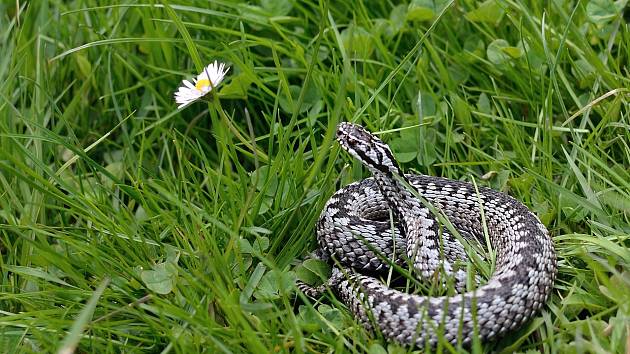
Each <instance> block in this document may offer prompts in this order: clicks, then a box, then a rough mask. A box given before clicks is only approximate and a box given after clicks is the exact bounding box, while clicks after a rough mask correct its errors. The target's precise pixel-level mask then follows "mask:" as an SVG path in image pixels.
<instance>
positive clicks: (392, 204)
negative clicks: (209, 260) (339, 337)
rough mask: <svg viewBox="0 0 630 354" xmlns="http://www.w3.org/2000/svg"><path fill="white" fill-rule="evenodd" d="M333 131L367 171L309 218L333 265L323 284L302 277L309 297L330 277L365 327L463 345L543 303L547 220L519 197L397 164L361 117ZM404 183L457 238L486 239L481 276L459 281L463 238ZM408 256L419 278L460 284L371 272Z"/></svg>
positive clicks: (552, 270) (550, 252)
mask: <svg viewBox="0 0 630 354" xmlns="http://www.w3.org/2000/svg"><path fill="white" fill-rule="evenodd" d="M337 140H338V141H339V143H340V145H341V146H342V148H343V149H344V150H346V151H347V152H349V153H350V154H351V155H352V156H354V157H355V158H357V159H358V160H359V161H361V162H362V163H363V164H364V165H365V166H366V167H367V168H368V169H369V170H370V171H371V172H372V174H373V177H372V178H367V179H364V180H361V181H359V182H355V183H352V184H350V185H348V186H346V187H344V188H342V189H341V190H339V191H337V192H336V193H335V194H334V195H333V196H332V197H331V198H330V200H329V201H328V202H327V204H326V206H325V208H324V210H323V212H322V213H321V216H320V219H319V222H318V225H317V238H318V242H319V245H320V249H319V250H318V251H317V254H319V257H320V258H323V259H326V260H330V261H332V260H334V261H335V263H333V264H334V265H333V273H332V276H331V278H330V279H329V280H328V282H327V283H326V284H324V285H323V286H320V287H317V288H315V287H310V286H308V285H305V284H302V285H300V286H299V287H300V289H301V290H302V291H303V292H304V293H305V294H307V295H309V296H311V297H317V296H319V295H321V292H322V291H323V290H325V287H330V288H331V289H332V290H333V292H334V293H335V294H336V295H337V296H339V297H340V298H341V300H342V301H343V302H344V304H345V305H346V306H347V307H348V308H349V309H350V311H351V312H352V313H353V314H354V315H355V316H356V317H357V318H358V319H359V320H360V321H361V323H362V324H363V325H364V326H365V327H366V328H368V329H376V328H378V330H380V332H381V333H382V334H383V336H384V337H386V338H388V339H389V340H393V341H396V342H399V343H401V344H405V345H417V346H421V347H422V346H425V345H429V346H435V345H436V344H437V342H438V340H439V339H440V338H442V339H443V340H445V341H448V342H450V343H452V344H457V343H461V344H463V345H469V344H470V343H471V342H472V340H473V337H474V336H478V338H479V339H480V340H482V341H485V340H488V339H491V338H495V337H498V336H500V335H503V334H505V333H506V332H507V331H510V330H513V329H515V328H517V327H518V326H520V325H522V324H523V323H524V322H526V321H527V320H528V319H530V318H531V317H532V316H533V315H535V314H536V312H537V311H538V310H539V309H540V308H541V307H542V305H543V304H544V303H545V301H546V300H547V298H548V297H549V295H550V293H551V290H552V288H553V284H554V279H555V276H556V255H555V250H554V246H553V242H552V240H551V238H550V236H549V233H548V232H547V229H546V228H545V226H544V225H543V224H542V223H541V222H540V221H539V220H538V218H537V217H536V216H535V215H534V214H533V213H532V212H530V211H529V210H528V209H527V207H525V206H524V205H523V204H521V203H520V202H518V201H516V200H515V199H513V198H512V197H510V196H508V195H506V194H503V193H500V192H497V191H494V190H492V189H488V188H484V187H479V188H475V186H474V185H472V184H469V183H465V182H461V181H455V180H449V179H445V178H439V177H430V176H424V175H409V174H407V175H406V174H403V172H402V170H401V169H400V167H399V165H398V163H397V162H396V160H395V159H394V157H393V154H392V152H391V150H390V149H389V147H388V146H387V145H386V144H385V143H383V142H382V141H381V140H380V139H378V138H377V137H375V136H374V135H372V134H371V133H369V132H368V131H367V130H365V129H364V128H362V127H361V126H358V125H355V124H351V123H341V124H339V126H338V127H337ZM406 183H408V184H409V185H411V186H413V187H414V188H416V190H417V192H418V193H419V195H420V196H421V197H423V198H425V199H426V201H428V202H429V203H430V204H432V205H433V206H434V207H435V208H436V209H437V210H439V211H441V212H442V213H443V215H445V217H446V218H448V219H449V221H450V222H451V223H452V225H453V226H454V227H455V229H457V231H458V232H459V233H460V235H461V236H462V237H463V238H465V239H467V240H477V241H478V242H480V243H482V244H486V240H488V239H489V242H490V245H491V248H492V249H493V251H494V252H495V255H496V257H495V269H494V272H493V273H492V275H491V277H490V278H489V279H488V281H487V282H486V283H485V284H483V285H480V286H479V287H477V288H476V289H474V290H469V291H466V282H467V279H468V278H470V276H468V274H467V272H466V262H467V261H468V256H467V255H466V252H465V251H464V247H463V246H462V243H461V242H460V241H458V238H457V237H454V236H453V235H451V234H450V233H449V232H448V230H447V229H444V230H443V227H441V226H440V224H439V222H438V219H437V218H436V217H435V216H434V215H433V214H432V213H431V212H430V210H429V209H428V208H427V207H425V206H424V204H423V203H422V202H421V201H420V200H419V199H418V198H416V197H415V196H414V193H412V192H410V190H409V189H408V188H407V187H406V186H405V184H406ZM390 210H391V212H392V215H393V220H394V222H395V226H394V227H392V226H391V225H392V223H391V222H390V221H389V219H390V217H389V215H390V214H389V212H390ZM388 260H390V261H388ZM468 262H469V261H468ZM407 263H408V264H409V265H410V266H411V268H412V269H413V271H414V274H415V275H416V276H417V278H419V280H420V281H421V282H424V283H429V284H431V283H432V282H433V283H434V282H435V279H436V278H437V279H439V282H440V284H446V283H447V280H448V279H450V284H452V285H454V288H455V289H456V290H458V291H461V293H460V294H455V295H453V296H436V297H431V296H423V295H416V294H408V293H405V292H402V291H399V290H396V289H392V288H390V287H388V286H387V285H386V284H384V283H383V282H381V281H380V280H378V279H377V278H375V277H373V275H374V273H375V272H377V271H382V270H384V269H388V268H389V267H390V266H391V264H398V265H403V266H404V265H405V264H407ZM462 265H463V266H462ZM474 279H475V277H473V280H474Z"/></svg>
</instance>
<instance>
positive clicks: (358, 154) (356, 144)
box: [337, 122, 403, 176]
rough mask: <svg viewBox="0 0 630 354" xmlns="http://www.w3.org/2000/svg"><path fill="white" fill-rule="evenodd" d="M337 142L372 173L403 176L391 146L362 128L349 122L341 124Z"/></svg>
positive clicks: (338, 127) (338, 129) (338, 128)
mask: <svg viewBox="0 0 630 354" xmlns="http://www.w3.org/2000/svg"><path fill="white" fill-rule="evenodd" d="M337 141H339V144H340V145H341V147H342V148H343V149H344V150H346V151H347V152H349V153H350V155H352V156H354V157H355V158H357V159H358V160H359V161H361V162H362V163H363V164H364V165H366V166H367V167H368V168H369V169H370V170H371V171H372V172H381V173H385V174H387V175H392V174H397V175H399V176H402V175H403V173H402V171H401V170H400V167H398V163H397V162H396V159H394V155H393V154H392V151H391V150H390V149H389V146H387V144H385V143H384V142H383V141H382V140H381V139H379V138H377V137H376V136H375V135H373V134H372V133H370V132H369V131H367V130H365V128H363V127H362V126H360V125H356V124H352V123H348V122H342V123H339V125H338V126H337Z"/></svg>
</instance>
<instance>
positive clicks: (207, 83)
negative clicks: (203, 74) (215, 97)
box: [195, 79, 210, 91]
mask: <svg viewBox="0 0 630 354" xmlns="http://www.w3.org/2000/svg"><path fill="white" fill-rule="evenodd" d="M208 86H210V80H208V79H201V80H199V81H197V83H196V84H195V88H196V89H197V90H199V91H201V90H202V89H203V88H204V87H208Z"/></svg>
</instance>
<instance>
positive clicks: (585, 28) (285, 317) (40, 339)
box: [0, 0, 630, 353]
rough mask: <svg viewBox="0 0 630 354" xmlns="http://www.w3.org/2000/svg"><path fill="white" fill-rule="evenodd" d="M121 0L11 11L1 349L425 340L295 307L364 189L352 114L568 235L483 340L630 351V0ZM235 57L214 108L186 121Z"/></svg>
mask: <svg viewBox="0 0 630 354" xmlns="http://www.w3.org/2000/svg"><path fill="white" fill-rule="evenodd" d="M127 3H128V4H125V3H124V2H123V3H121V4H119V5H114V6H102V2H100V1H96V0H76V1H52V2H50V3H49V4H46V2H44V1H41V2H37V1H32V2H25V1H5V2H3V3H2V4H0V253H1V256H0V262H1V263H0V270H1V276H2V280H1V281H2V283H1V288H0V289H1V290H0V348H4V349H3V350H0V351H2V352H56V351H58V352H60V353H69V352H72V351H73V350H75V349H76V351H77V352H81V353H82V352H96V353H105V352H154V353H158V352H160V353H161V352H163V353H191V352H226V353H229V352H236V353H238V352H256V353H260V352H267V351H275V352H285V351H290V352H364V351H369V352H371V353H383V352H385V351H388V352H390V353H399V352H406V351H412V349H406V348H402V347H397V346H394V345H391V344H388V343H387V342H386V341H384V339H383V338H382V337H381V336H380V335H378V334H373V333H371V332H367V331H365V330H364V329H363V328H362V327H361V326H360V325H359V324H358V323H357V322H355V321H354V320H353V318H352V316H351V315H350V313H349V312H348V310H347V309H346V308H345V307H344V306H343V305H342V304H340V303H339V302H338V301H336V300H335V299H334V298H330V297H327V298H325V299H323V300H322V303H314V304H312V303H306V304H304V303H303V302H302V301H300V300H295V295H294V293H293V291H294V288H293V280H294V277H295V273H294V272H293V271H292V270H294V269H295V265H296V264H298V263H299V259H301V257H303V256H304V255H305V254H307V252H308V251H310V250H312V249H313V248H314V247H315V244H316V242H315V230H314V227H315V223H316V221H317V218H318V215H319V212H320V211H321V209H322V207H323V205H324V203H325V202H326V200H327V199H328V198H329V197H330V195H331V194H332V193H333V192H334V191H335V190H336V189H338V188H339V187H341V186H342V185H344V184H347V183H349V182H351V181H355V180H358V179H360V178H362V177H365V176H367V175H368V173H367V171H366V170H365V169H364V168H362V167H361V166H360V165H359V164H358V163H357V162H356V161H353V160H352V159H350V158H349V157H348V156H347V155H346V154H343V153H339V148H338V147H337V145H336V144H335V143H334V141H333V134H334V127H335V125H336V124H337V123H338V122H340V121H355V122H358V123H361V124H363V125H365V126H366V127H367V128H368V129H370V130H372V131H375V132H386V133H384V134H382V135H381V136H382V137H383V139H384V140H386V141H387V142H389V143H390V144H391V145H392V146H393V148H394V150H395V153H396V154H397V156H398V158H399V159H400V160H401V161H404V164H403V165H404V168H405V169H406V170H407V171H418V172H421V173H425V174H431V175H436V176H444V177H448V178H454V179H462V180H467V181H473V180H474V181H475V182H476V183H478V184H480V185H487V186H490V187H493V188H495V189H499V190H502V191H505V192H508V193H509V194H511V195H512V196H514V197H515V198H517V199H519V200H521V201H523V202H524V203H525V204H526V205H528V206H529V207H531V208H532V210H533V211H534V212H535V213H536V214H537V215H538V216H539V217H540V218H541V220H543V222H544V223H545V224H546V225H547V227H548V228H549V230H550V232H551V234H552V236H553V238H554V241H555V244H556V248H557V252H558V256H559V275H558V279H557V282H556V285H555V289H554V291H553V295H552V297H551V299H550V301H549V302H548V304H547V306H546V307H545V308H544V310H543V311H542V312H541V313H540V314H539V315H538V316H537V317H536V318H535V319H533V320H532V321H531V322H529V323H528V324H527V325H525V326H524V327H523V328H521V329H519V330H518V331H516V332H513V333H510V334H508V335H507V336H506V337H505V338H503V339H501V340H499V341H495V342H490V343H487V344H484V345H483V347H482V348H481V349H480V350H476V351H481V352H495V351H496V352H512V351H520V352H540V353H585V352H588V353H608V352H618V353H621V352H624V351H628V350H630V343H628V341H629V339H628V338H630V305H629V304H630V250H629V248H628V247H629V246H630V240H629V235H630V99H629V98H630V80H629V79H628V78H629V77H630V75H629V74H630V73H629V71H628V67H629V65H628V64H629V63H630V31H629V27H628V26H629V25H628V13H627V10H626V14H625V18H624V14H623V6H624V3H625V1H617V2H616V3H613V1H612V0H598V1H591V2H587V1H581V2H576V1H561V0H558V1H545V2H539V1H531V2H530V1H521V0H513V1H503V0H499V1H496V2H495V1H488V2H485V3H483V4H480V3H477V2H475V1H472V0H462V1H455V2H448V1H439V0H436V1H422V0H420V1H415V2H412V5H408V4H403V5H400V6H395V5H394V4H392V3H394V2H360V1H351V0H348V1H338V2H337V1H335V2H326V1H322V2H314V1H309V0H307V1H289V0H284V1H267V0H263V1H261V2H260V3H259V2H250V3H237V2H231V1H213V2H208V1H201V0H200V1H190V2H184V1H178V2H172V3H167V2H160V3H157V4H156V3H154V2H153V1H145V2H138V1H128V2H127ZM434 3H435V4H434ZM427 4H429V5H427ZM16 6H17V7H19V8H16ZM427 6H428V7H427ZM215 59H218V60H222V61H225V62H227V63H229V65H230V66H231V71H230V74H229V76H228V78H227V80H226V82H225V83H224V84H222V85H221V87H220V90H219V93H220V95H219V97H216V96H215V97H216V100H214V101H213V102H211V103H203V102H202V103H196V104H194V105H192V106H191V107H188V108H186V109H184V110H182V111H177V109H176V104H175V102H174V100H173V98H172V95H173V92H174V91H175V90H176V89H177V86H178V85H179V83H180V82H181V80H182V79H184V78H190V77H192V75H193V74H196V73H197V72H198V70H199V69H200V68H201V66H202V65H205V64H206V63H208V62H210V61H212V60H215ZM477 349H478V348H477ZM442 350H443V352H449V349H448V348H446V347H443V348H442Z"/></svg>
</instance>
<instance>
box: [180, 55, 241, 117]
mask: <svg viewBox="0 0 630 354" xmlns="http://www.w3.org/2000/svg"><path fill="white" fill-rule="evenodd" d="M228 71H230V68H229V67H225V64H224V63H219V62H218V61H216V60H215V61H214V63H210V65H208V66H207V67H205V68H204V70H203V72H202V73H201V74H199V75H197V78H196V79H195V78H193V79H192V82H190V81H188V80H183V81H182V83H183V86H180V87H179V90H177V92H175V102H177V103H179V106H178V107H177V108H178V109H180V108H183V107H185V106H188V105H189V104H191V103H193V102H195V101H197V100H199V99H201V98H203V97H204V96H206V95H207V94H208V93H210V91H212V90H213V89H215V88H216V87H217V86H219V84H220V83H221V81H223V79H224V78H225V74H227V72H228Z"/></svg>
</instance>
